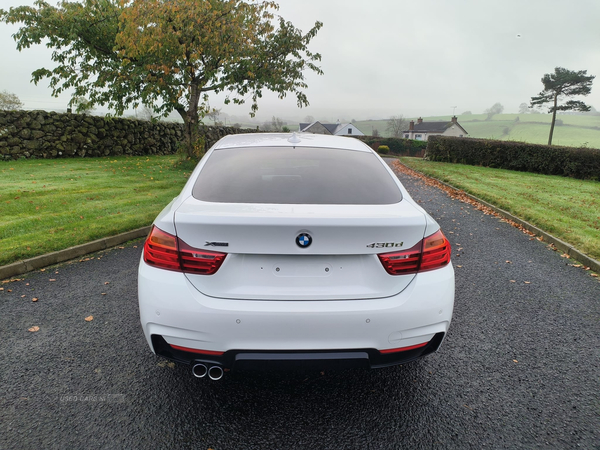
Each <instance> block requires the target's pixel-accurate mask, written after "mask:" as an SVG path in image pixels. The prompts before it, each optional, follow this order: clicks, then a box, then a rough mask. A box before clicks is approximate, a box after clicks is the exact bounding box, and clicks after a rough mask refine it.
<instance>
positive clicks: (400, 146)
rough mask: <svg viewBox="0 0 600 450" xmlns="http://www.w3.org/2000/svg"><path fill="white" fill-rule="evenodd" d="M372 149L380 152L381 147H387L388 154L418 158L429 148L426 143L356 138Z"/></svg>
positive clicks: (367, 137)
mask: <svg viewBox="0 0 600 450" xmlns="http://www.w3.org/2000/svg"><path fill="white" fill-rule="evenodd" d="M355 137H356V138H357V139H360V140H361V141H363V142H364V143H365V144H367V145H368V146H369V147H371V148H372V149H374V150H375V149H377V150H378V151H379V147H380V146H384V147H387V148H388V149H389V150H388V153H389V154H392V155H394V156H416V157H421V156H423V154H424V153H425V148H426V147H427V142H426V141H417V140H414V139H402V138H381V137H377V136H355Z"/></svg>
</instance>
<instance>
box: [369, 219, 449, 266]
mask: <svg viewBox="0 0 600 450" xmlns="http://www.w3.org/2000/svg"><path fill="white" fill-rule="evenodd" d="M451 254H452V249H451V248H450V242H448V239H446V236H444V233H442V230H438V231H437V232H436V233H434V234H432V235H431V236H428V237H426V238H425V239H423V240H422V241H421V242H419V243H418V244H417V245H415V246H414V247H412V248H409V249H407V250H402V251H400V252H392V253H381V254H379V255H377V256H378V257H379V260H380V261H381V264H383V267H384V268H385V270H386V271H387V273H389V274H390V275H408V274H413V273H417V272H425V271H428V270H434V269H439V268H441V267H444V266H446V265H447V264H448V263H449V262H450V256H451Z"/></svg>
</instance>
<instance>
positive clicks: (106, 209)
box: [0, 156, 600, 265]
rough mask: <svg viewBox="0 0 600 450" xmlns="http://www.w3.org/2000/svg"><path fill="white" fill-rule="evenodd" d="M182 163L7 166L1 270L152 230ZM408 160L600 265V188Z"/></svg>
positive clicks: (155, 159) (0, 223) (171, 159)
mask: <svg viewBox="0 0 600 450" xmlns="http://www.w3.org/2000/svg"><path fill="white" fill-rule="evenodd" d="M176 161H177V157H176V156H150V157H118V158H77V159H60V160H19V161H5V162H0V265H5V264H9V263H11V262H14V261H17V260H19V259H26V258H31V257H33V256H37V255H42V254H45V253H48V252H52V251H56V250H60V249H64V248H67V247H71V246H73V245H78V244H82V243H85V242H89V241H92V240H94V239H99V238H101V237H106V236H112V235H115V234H118V233H122V232H125V231H129V230H132V229H135V228H139V227H142V226H146V225H149V224H150V223H151V222H152V220H154V218H155V217H156V215H157V214H158V213H159V212H160V211H161V210H162V208H163V207H164V206H165V205H166V204H167V203H169V202H170V201H171V199H172V198H173V197H175V196H176V195H177V194H178V193H179V191H180V190H181V188H182V187H183V184H184V183H185V182H186V180H187V177H188V176H189V172H190V170H191V168H190V167H187V168H183V167H181V166H177V165H175V163H176ZM402 161H403V162H404V163H406V164H407V165H410V166H411V167H414V168H415V169H417V170H420V171H422V172H425V173H428V174H430V175H432V176H435V177H436V178H439V179H442V180H444V181H447V182H449V183H450V184H452V185H454V186H456V187H458V188H461V189H464V190H465V191H467V192H470V193H472V194H473V195H476V196H477V197H480V198H482V199H484V200H486V201H488V202H490V203H493V204H495V205H497V206H499V207H500V208H503V209H505V210H507V211H510V212H512V213H513V214H515V215H516V216H518V217H521V218H522V219H524V220H527V221H528V222H531V223H533V224H535V225H537V226H538V227H540V228H542V229H543V230H546V231H547V232H549V233H551V234H553V235H555V236H557V237H558V238H560V239H563V240H564V241H566V242H569V243H571V244H573V245H574V246H575V247H576V248H578V249H579V250H581V251H583V252H584V253H587V254H588V255H590V256H592V257H593V258H596V259H600V212H599V211H600V183H599V182H592V181H581V180H574V179H570V178H563V177H551V176H545V175H536V174H529V173H522V172H512V171H507V170H499V169H487V168H482V167H474V166H464V165H459V164H445V163H432V162H428V161H423V160H421V159H416V158H402Z"/></svg>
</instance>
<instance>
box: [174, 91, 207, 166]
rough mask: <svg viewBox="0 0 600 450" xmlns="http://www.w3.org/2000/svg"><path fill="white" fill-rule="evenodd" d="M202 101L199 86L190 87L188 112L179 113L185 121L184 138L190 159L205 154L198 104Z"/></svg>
mask: <svg viewBox="0 0 600 450" xmlns="http://www.w3.org/2000/svg"><path fill="white" fill-rule="evenodd" d="M199 100H200V90H199V89H198V86H196V85H195V84H192V85H191V86H190V102H189V107H188V109H187V111H186V110H185V109H183V108H181V109H178V110H177V112H178V113H179V115H180V116H181V118H182V119H183V136H184V143H185V148H186V153H187V156H188V158H189V159H199V158H200V156H202V154H203V153H204V142H203V141H202V140H201V139H200V130H199V129H198V102H199Z"/></svg>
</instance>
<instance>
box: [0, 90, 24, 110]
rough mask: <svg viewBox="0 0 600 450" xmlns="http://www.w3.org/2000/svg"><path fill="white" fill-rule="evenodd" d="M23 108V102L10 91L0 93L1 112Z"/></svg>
mask: <svg viewBox="0 0 600 450" xmlns="http://www.w3.org/2000/svg"><path fill="white" fill-rule="evenodd" d="M21 108H23V102H22V101H21V100H19V97H17V96H16V94H13V93H11V92H8V91H2V92H0V111H14V110H15V109H21Z"/></svg>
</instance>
